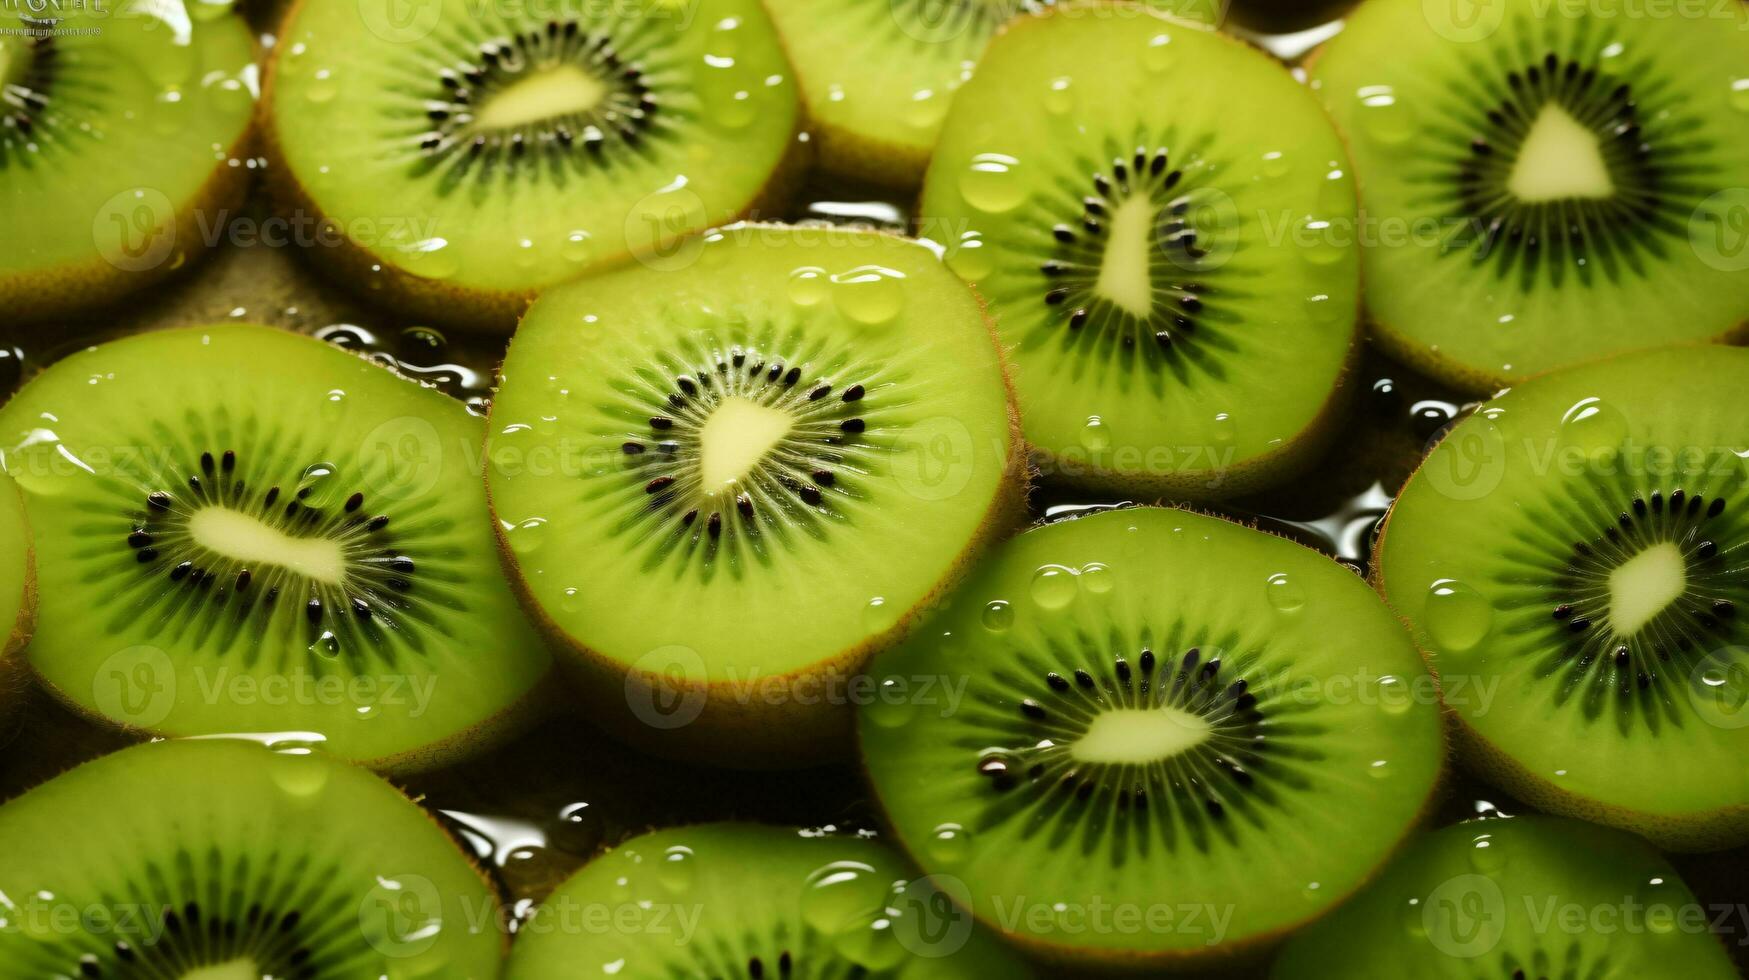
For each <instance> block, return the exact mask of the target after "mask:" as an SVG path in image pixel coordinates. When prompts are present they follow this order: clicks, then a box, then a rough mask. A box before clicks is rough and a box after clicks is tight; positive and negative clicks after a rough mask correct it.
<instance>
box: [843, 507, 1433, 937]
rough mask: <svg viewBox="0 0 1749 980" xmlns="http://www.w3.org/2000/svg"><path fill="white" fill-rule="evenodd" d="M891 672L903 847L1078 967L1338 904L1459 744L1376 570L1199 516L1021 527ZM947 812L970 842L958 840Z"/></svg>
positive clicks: (892, 797)
mask: <svg viewBox="0 0 1749 980" xmlns="http://www.w3.org/2000/svg"><path fill="white" fill-rule="evenodd" d="M997 603H1000V604H1003V605H1004V607H1005V613H1006V615H1004V616H1001V617H991V616H990V615H989V611H990V609H991V607H992V606H993V605H994V604H997ZM870 673H871V675H872V676H873V679H874V681H875V683H876V684H877V685H879V686H880V687H881V689H882V690H883V691H892V692H900V691H903V692H904V694H905V695H906V696H903V697H901V696H894V697H891V698H885V699H883V700H881V701H879V702H876V703H871V704H869V705H868V706H867V707H866V708H864V709H862V710H861V711H860V712H859V722H858V729H859V731H860V734H861V746H862V756H863V761H864V764H865V766H866V768H867V771H868V774H869V777H870V780H871V782H872V784H873V786H874V789H875V793H876V795H877V796H878V798H879V801H880V804H881V806H882V808H883V809H884V810H885V812H886V814H887V816H888V818H889V821H890V823H891V825H892V827H893V829H894V831H895V833H896V834H897V836H898V838H899V840H900V841H901V842H902V843H903V845H904V846H905V848H906V850H908V851H909V852H910V853H911V854H912V856H913V857H914V858H915V859H916V860H917V861H918V862H919V863H920V864H921V866H922V867H923V868H924V870H926V871H929V872H932V873H937V874H952V875H954V876H955V877H957V878H958V879H960V880H961V881H963V882H964V884H965V886H966V888H967V889H968V891H969V894H970V899H971V902H972V907H973V908H974V909H975V911H976V913H977V915H978V918H979V919H980V920H981V921H983V922H984V923H986V924H988V925H991V926H993V927H994V928H997V929H999V930H1001V931H1002V932H1003V933H1005V934H1006V936H1007V937H1008V938H1010V939H1013V940H1015V941H1017V942H1019V943H1020V944H1021V945H1023V946H1024V947H1025V948H1027V949H1029V950H1032V951H1034V952H1036V953H1038V954H1039V955H1041V956H1043V957H1045V958H1047V959H1049V960H1051V961H1053V962H1058V963H1060V964H1063V965H1064V966H1065V968H1073V969H1077V970H1086V969H1090V968H1094V967H1098V966H1109V965H1112V964H1128V965H1131V966H1137V967H1140V966H1149V967H1163V966H1174V965H1176V966H1195V965H1199V964H1204V965H1206V964H1207V963H1209V962H1211V960H1213V959H1224V958H1229V957H1233V956H1242V955H1245V954H1247V953H1248V952H1250V951H1253V950H1257V949H1260V948H1262V947H1264V946H1266V945H1267V944H1268V943H1270V942H1271V941H1273V940H1274V939H1276V938H1279V937H1280V936H1281V935H1283V934H1285V933H1287V932H1289V931H1291V930H1293V929H1295V928H1297V927H1299V926H1300V925H1302V924H1303V923H1305V922H1307V921H1309V920H1312V919H1315V918H1317V917H1319V916H1321V915H1323V914H1324V913H1325V912H1327V911H1328V910H1329V909H1330V908H1331V907H1333V906H1334V905H1335V904H1336V903H1338V902H1340V901H1341V900H1342V899H1343V897H1345V896H1347V895H1348V894H1350V893H1352V892H1353V891H1354V890H1355V889H1356V888H1358V887H1359V886H1360V885H1361V884H1362V883H1363V882H1364V881H1366V880H1367V879H1368V878H1369V877H1371V875H1372V874H1373V873H1374V871H1375V870H1376V869H1378V868H1379V866H1380V865H1381V864H1383V863H1384V861H1385V860H1386V859H1387V858H1388V857H1389V856H1390V855H1391V854H1392V853H1393V852H1394V851H1395V849H1396V847H1397V845H1398V842H1400V841H1401V840H1402V839H1403V838H1404V836H1405V835H1406V834H1408V833H1409V832H1410V830H1411V828H1412V827H1413V826H1414V825H1415V824H1416V822H1417V821H1418V819H1419V818H1420V816H1421V814H1422V812H1423V809H1424V808H1425V806H1426V805H1427V802H1428V799H1429V796H1430V794H1431V792H1432V790H1433V787H1434V784H1435V782H1436V779H1437V777H1438V775H1439V772H1440V769H1441V765H1442V762H1443V758H1444V741H1443V733H1442V731H1441V722H1440V717H1439V710H1438V704H1437V698H1436V697H1435V696H1434V693H1433V686H1432V683H1431V678H1429V677H1428V676H1427V674H1426V671H1425V669H1424V667H1423V666H1422V664H1421V662H1420V659H1419V658H1418V657H1417V656H1416V653H1415V649H1414V647H1413V645H1412V644H1411V643H1410V642H1409V638H1408V636H1407V635H1406V634H1405V633H1404V631H1403V629H1402V627H1401V625H1400V624H1398V622H1397V621H1396V619H1395V617H1394V616H1393V615H1392V614H1391V612H1390V610H1388V609H1387V608H1386V607H1385V605H1384V604H1383V603H1382V602H1380V601H1379V599H1378V597H1377V596H1376V595H1375V594H1373V592H1372V591H1371V590H1369V589H1368V588H1367V587H1366V584H1365V583H1364V582H1362V581H1361V580H1360V579H1358V578H1357V577H1355V576H1354V575H1353V574H1352V573H1351V572H1349V571H1348V570H1346V569H1344V568H1343V567H1341V566H1339V565H1337V564H1336V563H1335V562H1333V561H1331V560H1329V559H1328V558H1326V557H1324V556H1322V555H1319V554H1316V553H1315V552H1312V551H1310V550H1308V549H1306V548H1303V547H1301V546H1299V545H1296V544H1294V543H1292V542H1289V541H1287V540H1284V539H1281V538H1277V537H1274V536H1271V535H1268V534H1264V533H1261V532H1258V531H1254V530H1251V529H1249V528H1245V527H1242V526H1240V525H1237V524H1233V523H1230V522H1227V521H1224V520H1221V519H1218V518H1213V517H1205V516H1201V515H1198V514H1193V513H1190V512H1187V511H1180V510H1166V509H1159V508H1129V509H1120V510H1114V511H1106V512H1102V513H1097V514H1094V515H1092V516H1087V517H1082V518H1078V519H1074V520H1067V521H1060V522H1057V523H1052V524H1047V525H1045V526H1043V527H1040V528H1037V529H1034V530H1031V531H1028V532H1026V533H1024V534H1022V535H1020V536H1019V537H1017V538H1015V539H1014V540H1012V541H1010V542H1009V543H1007V544H1005V545H1003V546H1002V547H1001V548H1000V549H998V550H997V551H996V552H994V553H993V554H992V555H991V557H990V558H989V559H988V561H986V562H985V563H984V564H982V565H981V566H980V568H979V569H978V570H977V571H976V572H974V573H973V575H972V576H971V577H970V578H968V580H967V581H966V582H965V583H964V584H963V585H962V586H961V587H960V588H959V589H958V590H957V591H956V592H955V594H954V596H953V597H952V599H951V600H950V601H949V602H948V603H947V604H946V606H945V608H944V609H942V610H941V612H940V613H938V615H937V616H935V617H934V618H932V619H931V620H930V621H929V622H928V623H927V625H925V626H924V627H922V628H920V629H919V631H918V632H917V633H916V634H914V635H913V636H912V637H910V638H909V639H907V640H906V641H905V642H904V643H903V644H901V645H899V646H897V647H895V648H894V649H893V650H891V651H889V652H888V653H885V654H883V655H881V656H879V657H877V658H876V659H875V661H874V663H873V665H872V666H871V668H870ZM931 681H933V683H930V682H931ZM955 685H958V687H957V690H956V688H955ZM943 826H953V827H960V828H964V830H965V832H966V835H967V837H968V840H967V842H966V846H965V847H963V848H959V849H949V850H947V851H943V850H942V849H941V848H939V847H938V846H936V842H937V837H938V828H941V827H943ZM1092 896H1097V903H1096V904H1090V903H1091V902H1092V900H1091V898H1090V897H1092ZM1190 906H1194V907H1196V908H1197V909H1198V910H1201V911H1199V913H1198V915H1199V916H1200V915H1201V912H1206V911H1209V910H1213V911H1216V912H1230V913H1231V918H1230V919H1229V920H1227V921H1225V922H1217V921H1214V920H1213V919H1210V918H1201V919H1200V920H1199V921H1193V920H1192V918H1191V917H1190V914H1189V913H1188V912H1186V911H1185V909H1186V908H1187V907H1190ZM1166 913H1169V914H1166ZM1163 914H1164V918H1162V916H1163ZM1099 916H1102V917H1103V920H1102V921H1104V922H1105V923H1106V926H1105V927H1103V928H1101V927H1100V926H1098V925H1097V922H1098V921H1101V920H1099V919H1096V918H1095V917H1099ZM1124 923H1128V926H1125V925H1124Z"/></svg>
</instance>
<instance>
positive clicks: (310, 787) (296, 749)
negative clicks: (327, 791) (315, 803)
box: [268, 744, 333, 801]
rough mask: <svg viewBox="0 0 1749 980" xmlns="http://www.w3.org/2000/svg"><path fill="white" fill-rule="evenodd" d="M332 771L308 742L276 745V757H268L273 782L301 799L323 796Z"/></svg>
mask: <svg viewBox="0 0 1749 980" xmlns="http://www.w3.org/2000/svg"><path fill="white" fill-rule="evenodd" d="M332 771H333V770H332V769H331V768H330V767H329V765H328V764H327V763H326V762H325V761H324V760H323V759H322V758H321V757H319V756H317V755H315V754H313V752H312V751H311V748H310V746H308V745H304V744H300V745H296V746H291V745H284V746H282V745H275V746H274V755H273V758H272V759H271V760H269V761H268V776H269V777H270V778H271V779H272V780H273V784H274V785H275V786H278V787H279V788H280V790H281V791H282V792H284V793H285V794H286V795H287V796H290V797H292V798H293V799H294V800H298V801H309V800H313V799H315V798H316V797H317V796H320V795H321V793H322V790H323V789H324V788H326V787H327V785H328V776H329V774H330V773H331V772H332Z"/></svg>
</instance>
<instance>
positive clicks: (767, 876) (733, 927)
mask: <svg viewBox="0 0 1749 980" xmlns="http://www.w3.org/2000/svg"><path fill="white" fill-rule="evenodd" d="M590 922H597V923H607V924H613V923H619V924H620V925H619V926H616V927H613V928H590V927H589V925H588V923H590ZM567 923H570V926H569V927H568V928H567ZM627 923H636V925H631V926H628V925H626V924H627ZM1029 972H1030V971H1028V970H1027V968H1026V967H1025V965H1024V964H1023V963H1021V962H1020V961H1019V960H1018V959H1017V958H1016V957H1015V956H1013V954H1011V953H1009V952H1007V951H1006V950H1005V949H1003V948H1002V947H1001V946H1000V945H998V944H996V943H995V942H994V941H993V940H991V939H990V937H989V936H988V935H987V934H985V933H984V932H983V931H981V930H978V929H975V928H974V927H973V924H972V921H971V917H970V916H968V915H966V914H965V913H964V912H962V911H960V910H959V909H957V908H955V907H954V906H953V905H952V902H951V898H950V893H949V892H947V891H944V890H943V889H942V888H940V887H938V883H937V882H935V881H933V880H931V879H929V878H925V877H919V876H918V875H917V874H916V872H914V871H912V870H910V869H908V868H907V867H906V866H905V864H904V862H903V861H902V860H901V859H900V857H899V855H898V854H896V853H895V852H894V851H893V850H892V849H891V848H889V847H886V846H885V845H883V844H880V843H878V842H876V841H873V840H869V839H866V838H847V837H831V836H820V835H818V834H804V833H801V832H798V831H795V830H787V829H783V828H778V827H767V826H761V825H758V824H746V823H718V824H705V825H702V826H696V827H683V828H677V829H673V830H661V831H657V832H655V833H650V834H645V835H644V836H642V837H637V838H634V839H632V840H630V841H627V842H626V843H624V844H621V845H620V846H619V847H617V848H615V849H613V850H612V851H609V852H608V853H606V854H604V855H602V856H601V857H599V858H597V859H596V860H595V861H593V862H591V863H590V864H589V865H587V866H586V867H584V869H583V870H582V871H580V872H578V873H577V874H576V875H575V876H573V877H572V878H571V879H570V880H569V881H567V882H565V883H564V884H562V885H560V886H559V888H558V890H557V891H555V892H554V893H553V895H552V897H551V898H549V899H548V900H547V901H546V903H545V904H544V905H542V906H540V907H539V908H537V909H536V910H535V911H534V912H533V913H532V914H531V916H530V918H529V920H528V923H527V925H525V926H524V928H523V930H522V934H521V937H520V938H519V939H518V940H517V943H516V946H515V948H514V949H513V951H512V953H511V957H510V965H509V968H508V970H507V971H506V974H505V975H506V980H551V978H554V977H571V976H585V975H597V974H601V973H606V974H611V975H613V976H616V977H623V978H628V980H672V978H678V977H735V978H751V980H759V978H772V980H779V978H795V980H801V978H810V980H855V978H867V980H899V978H916V980H923V978H941V980H954V978H966V980H972V978H983V977H1015V978H1024V977H1026V976H1028V975H1029Z"/></svg>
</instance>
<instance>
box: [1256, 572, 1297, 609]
mask: <svg viewBox="0 0 1749 980" xmlns="http://www.w3.org/2000/svg"><path fill="white" fill-rule="evenodd" d="M1264 594H1265V595H1267V596H1268V597H1269V604H1270V605H1272V606H1274V607H1275V608H1276V610H1277V611H1278V612H1284V613H1291V612H1299V611H1300V609H1301V608H1302V607H1304V606H1305V604H1306V590H1305V589H1304V588H1301V586H1300V584H1299V583H1298V582H1295V581H1293V580H1292V579H1290V578H1288V575H1287V573H1286V572H1276V573H1275V574H1274V575H1271V576H1269V578H1268V579H1267V580H1266V581H1265V583H1264Z"/></svg>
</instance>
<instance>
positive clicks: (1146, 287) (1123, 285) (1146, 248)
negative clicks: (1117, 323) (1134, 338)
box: [1093, 194, 1154, 317]
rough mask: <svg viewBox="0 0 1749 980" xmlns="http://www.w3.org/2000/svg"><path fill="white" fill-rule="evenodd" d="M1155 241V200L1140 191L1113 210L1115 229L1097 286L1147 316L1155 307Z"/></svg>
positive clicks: (1115, 300) (1101, 292)
mask: <svg viewBox="0 0 1749 980" xmlns="http://www.w3.org/2000/svg"><path fill="white" fill-rule="evenodd" d="M1153 244H1154V202H1153V201H1152V200H1150V199H1149V198H1148V195H1147V194H1137V195H1135V196H1134V197H1131V198H1129V199H1128V200H1126V201H1124V202H1123V203H1122V204H1120V205H1118V206H1117V210H1115V211H1113V212H1112V214H1111V232H1110V234H1109V235H1107V236H1106V239H1105V254H1104V256H1103V257H1102V259H1101V261H1100V263H1099V280H1098V282H1096V283H1094V285H1093V290H1094V292H1096V293H1098V294H1099V295H1100V296H1103V297H1104V298H1106V299H1108V300H1110V301H1111V302H1113V303H1115V304H1116V305H1118V306H1119V307H1122V308H1123V309H1124V310H1126V311H1127V312H1129V313H1131V314H1134V315H1135V316H1138V317H1145V316H1147V315H1148V314H1149V313H1150V312H1152V310H1153V309H1154V280H1153V276H1152V275H1151V274H1150V273H1149V268H1150V264H1151V263H1150V261H1149V259H1150V255H1149V252H1150V250H1151V249H1152V248H1153Z"/></svg>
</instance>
